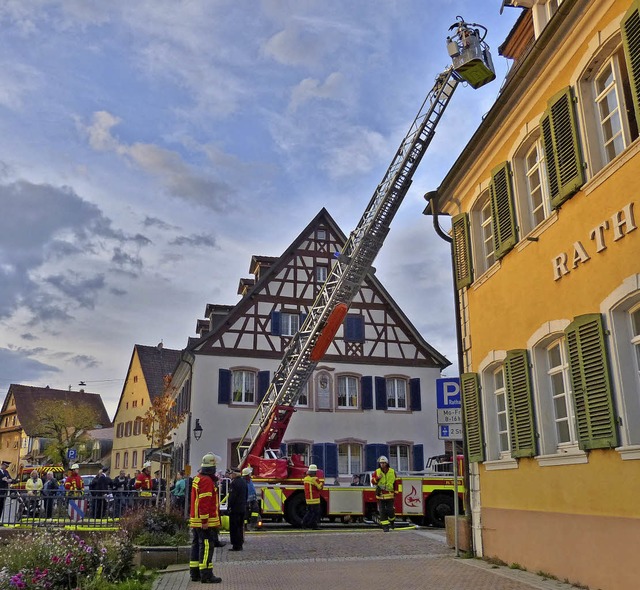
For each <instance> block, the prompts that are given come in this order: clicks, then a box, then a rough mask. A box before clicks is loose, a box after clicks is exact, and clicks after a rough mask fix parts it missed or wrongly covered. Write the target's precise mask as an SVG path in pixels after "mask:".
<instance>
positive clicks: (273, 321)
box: [271, 311, 282, 336]
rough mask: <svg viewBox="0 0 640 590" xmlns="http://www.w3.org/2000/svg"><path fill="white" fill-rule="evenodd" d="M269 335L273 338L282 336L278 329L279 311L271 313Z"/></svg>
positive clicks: (280, 330)
mask: <svg viewBox="0 0 640 590" xmlns="http://www.w3.org/2000/svg"><path fill="white" fill-rule="evenodd" d="M271 333H272V334H273V335H274V336H280V334H282V329H281V328H280V312H279V311H272V312H271Z"/></svg>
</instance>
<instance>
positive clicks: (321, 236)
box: [316, 229, 327, 240]
mask: <svg viewBox="0 0 640 590" xmlns="http://www.w3.org/2000/svg"><path fill="white" fill-rule="evenodd" d="M316 239H318V240H326V239H327V230H326V229H319V230H316Z"/></svg>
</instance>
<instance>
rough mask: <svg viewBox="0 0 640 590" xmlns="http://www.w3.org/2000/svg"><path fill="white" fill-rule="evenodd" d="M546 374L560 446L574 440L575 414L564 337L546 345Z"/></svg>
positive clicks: (557, 439)
mask: <svg viewBox="0 0 640 590" xmlns="http://www.w3.org/2000/svg"><path fill="white" fill-rule="evenodd" d="M546 356H547V376H548V383H549V388H550V393H551V400H552V405H553V413H554V422H555V427H556V441H557V443H558V446H559V447H561V446H563V445H566V444H567V443H575V442H576V426H575V416H574V412H573V403H572V401H571V386H570V377H569V364H568V362H567V355H566V352H565V345H564V339H561V340H556V341H555V342H552V343H551V344H550V345H549V346H547V355H546Z"/></svg>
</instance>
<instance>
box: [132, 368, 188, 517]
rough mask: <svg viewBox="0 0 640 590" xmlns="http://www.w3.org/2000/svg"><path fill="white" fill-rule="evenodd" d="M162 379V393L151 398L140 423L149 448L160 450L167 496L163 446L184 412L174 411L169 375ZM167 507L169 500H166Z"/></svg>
mask: <svg viewBox="0 0 640 590" xmlns="http://www.w3.org/2000/svg"><path fill="white" fill-rule="evenodd" d="M162 380H163V382H164V386H163V389H162V394H160V395H158V396H156V397H155V398H154V399H153V400H152V402H151V407H150V408H149V409H148V410H147V412H146V414H145V415H144V418H143V422H142V424H143V427H144V432H146V433H147V438H148V439H149V441H150V442H151V448H152V449H159V451H160V477H161V478H164V479H165V481H166V482H167V488H166V490H165V493H166V494H167V497H168V493H169V475H170V473H171V459H169V460H168V461H165V454H164V448H165V447H166V446H167V445H168V444H169V443H170V442H171V438H172V433H173V431H174V430H175V429H176V428H177V427H178V426H180V424H181V423H182V421H183V420H184V419H185V416H186V414H181V415H178V413H177V412H176V411H175V406H176V401H175V394H176V392H177V388H176V387H175V386H174V385H172V384H171V381H172V377H171V375H165V376H164V377H163V378H162ZM160 495H161V491H160V490H158V495H157V497H156V504H157V503H159V501H160ZM168 509H169V502H168V501H167V510H168Z"/></svg>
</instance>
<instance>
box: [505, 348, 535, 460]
mask: <svg viewBox="0 0 640 590" xmlns="http://www.w3.org/2000/svg"><path fill="white" fill-rule="evenodd" d="M504 369H505V377H506V389H507V404H508V410H509V437H510V439H511V456H512V457H534V456H535V454H536V431H535V424H534V420H533V402H532V396H531V393H532V391H531V369H530V365H529V355H528V353H527V351H526V350H509V351H508V352H507V357H506V358H505V361H504Z"/></svg>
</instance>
